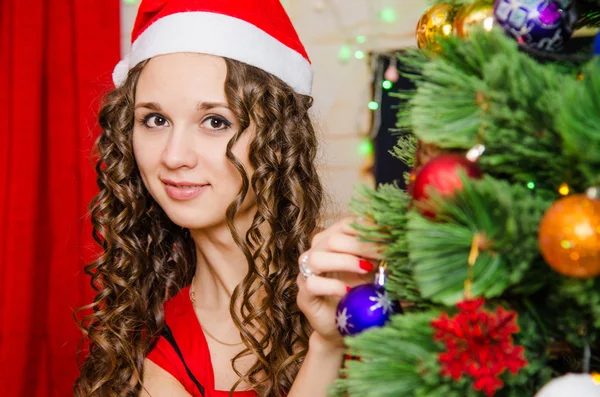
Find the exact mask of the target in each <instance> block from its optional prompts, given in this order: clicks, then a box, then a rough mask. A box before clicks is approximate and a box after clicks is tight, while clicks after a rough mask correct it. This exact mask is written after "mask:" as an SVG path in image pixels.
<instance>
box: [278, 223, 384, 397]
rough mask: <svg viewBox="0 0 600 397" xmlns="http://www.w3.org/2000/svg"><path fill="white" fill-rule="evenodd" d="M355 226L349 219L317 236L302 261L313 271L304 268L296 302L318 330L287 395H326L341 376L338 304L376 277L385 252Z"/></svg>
mask: <svg viewBox="0 0 600 397" xmlns="http://www.w3.org/2000/svg"><path fill="white" fill-rule="evenodd" d="M353 222H355V220H354V219H352V218H347V219H344V220H342V221H340V222H337V223H336V224H334V225H332V226H330V227H329V228H327V229H326V230H323V231H321V232H319V233H317V234H316V235H315V236H314V237H313V239H312V242H311V247H310V249H309V250H308V251H306V252H304V253H303V254H302V255H301V256H300V258H299V261H298V262H299V265H300V268H301V269H306V268H308V269H309V270H310V272H306V273H305V274H303V271H302V270H301V271H300V274H299V275H298V278H297V279H296V283H297V284H298V296H297V299H296V301H297V302H298V307H299V308H300V310H301V311H302V313H304V315H305V316H306V318H307V319H308V321H309V323H310V325H311V326H312V328H313V329H314V331H313V333H312V335H311V336H310V340H309V346H308V353H307V355H306V358H305V361H304V363H303V364H302V367H301V368H300V371H299V373H298V375H297V377H296V380H295V381H294V384H293V385H292V388H291V390H290V393H289V397H306V396H310V397H326V396H327V389H328V387H329V386H330V385H331V384H332V383H333V382H334V381H335V379H336V378H337V377H338V376H339V372H340V368H341V365H342V361H343V358H344V339H343V337H342V335H340V333H339V331H338V330H337V326H336V322H335V316H336V307H337V304H338V302H339V299H340V298H341V297H343V296H344V295H346V293H347V292H348V290H349V289H350V288H351V287H354V286H356V285H358V284H364V283H365V282H368V281H369V279H370V278H372V277H371V276H372V274H371V273H372V271H373V270H374V268H375V265H374V263H376V262H377V261H378V260H379V259H380V257H381V254H380V252H381V248H382V247H381V246H378V245H376V244H372V243H367V242H363V241H360V240H359V239H358V238H357V237H358V232H357V231H356V230H355V229H354V228H353V227H352V223H353ZM362 222H364V221H362ZM362 222H361V223H362Z"/></svg>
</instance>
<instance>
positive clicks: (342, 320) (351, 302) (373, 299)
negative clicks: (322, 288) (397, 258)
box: [335, 268, 402, 336]
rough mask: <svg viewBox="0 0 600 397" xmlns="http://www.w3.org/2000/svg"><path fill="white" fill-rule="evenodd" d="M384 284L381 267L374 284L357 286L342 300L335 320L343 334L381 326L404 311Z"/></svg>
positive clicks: (347, 334)
mask: <svg viewBox="0 0 600 397" xmlns="http://www.w3.org/2000/svg"><path fill="white" fill-rule="evenodd" d="M384 285H385V273H384V269H383V268H380V270H379V275H378V277H377V281H376V282H375V283H374V284H362V285H359V286H356V287H354V288H352V289H351V290H350V291H348V293H347V294H346V295H345V296H344V297H343V298H342V299H341V300H340V303H339V304H338V307H337V314H336V319H335V322H336V325H337V328H338V330H339V331H340V333H341V334H342V335H344V336H349V335H356V334H358V333H361V332H362V331H364V330H366V329H369V328H372V327H381V326H383V325H385V323H387V322H388V321H389V319H390V316H392V315H393V314H396V313H400V312H401V311H402V310H401V308H400V305H399V304H398V302H396V301H394V300H392V299H390V297H389V296H388V293H387V292H386V290H385V288H384Z"/></svg>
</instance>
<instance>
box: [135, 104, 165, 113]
mask: <svg viewBox="0 0 600 397" xmlns="http://www.w3.org/2000/svg"><path fill="white" fill-rule="evenodd" d="M137 108H146V109H150V110H155V111H157V112H159V111H161V110H162V108H161V107H160V105H159V104H158V103H156V102H142V103H138V104H137V105H135V109H137Z"/></svg>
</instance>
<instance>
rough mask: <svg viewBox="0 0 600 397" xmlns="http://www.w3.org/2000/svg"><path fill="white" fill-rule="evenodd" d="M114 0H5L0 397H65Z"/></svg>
mask: <svg viewBox="0 0 600 397" xmlns="http://www.w3.org/2000/svg"><path fill="white" fill-rule="evenodd" d="M119 41H120V29H119V1H118V0H1V1H0V394H1V395H2V396H6V397H13V396H14V397H40V396H44V397H45V396H69V395H72V392H71V388H72V385H73V381H74V380H75V378H76V376H77V365H76V351H77V350H78V348H79V342H80V337H81V334H80V332H79V330H78V329H77V327H76V326H75V324H74V321H73V319H72V312H73V309H74V308H76V307H78V306H80V305H82V304H84V303H88V302H89V301H90V297H91V293H90V288H89V280H88V278H87V277H86V276H85V275H84V274H83V266H84V264H85V263H86V262H87V261H89V260H90V258H92V255H93V252H94V251H95V247H94V244H93V243H92V240H91V238H90V237H89V236H90V229H91V228H90V226H89V223H90V222H89V218H88V217H87V216H86V214H87V203H88V202H89V200H90V198H91V197H92V196H93V195H94V193H95V191H96V187H95V175H94V170H93V165H92V161H91V160H90V149H91V147H92V143H93V141H94V139H95V138H96V136H97V135H98V127H97V124H96V121H95V116H96V114H97V111H98V99H99V98H100V97H101V96H102V94H103V93H105V92H106V91H107V90H108V89H110V87H111V83H110V75H111V72H112V68H113V66H114V65H115V64H116V62H117V61H118V59H119Z"/></svg>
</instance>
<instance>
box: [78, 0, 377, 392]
mask: <svg viewBox="0 0 600 397" xmlns="http://www.w3.org/2000/svg"><path fill="white" fill-rule="evenodd" d="M311 78H312V73H311V71H310V63H309V61H308V57H307V56H306V53H305V51H304V48H303V47H302V44H301V43H300V41H299V39H298V38H297V35H296V33H295V31H294V29H293V27H292V25H291V23H290V21H289V18H288V17H287V15H286V14H285V11H284V10H283V8H282V7H281V5H280V4H279V2H278V1H277V0H268V1H265V0H261V2H249V1H245V0H239V1H231V0H229V1H225V0H219V1H217V0H144V1H142V4H141V5H140V10H139V14H138V18H137V20H136V25H135V28H134V33H133V45H132V51H131V54H130V56H129V57H128V58H127V59H126V60H124V61H122V62H121V63H120V64H119V65H118V66H117V68H116V69H115V73H114V80H115V85H116V87H117V88H116V89H115V90H114V91H112V92H111V93H110V94H108V96H107V97H106V99H105V102H104V105H103V107H102V109H101V112H100V115H99V121H100V125H101V127H102V129H103V133H102V135H101V136H100V137H99V139H98V141H97V149H98V152H99V157H100V158H99V161H98V165H97V167H96V170H97V173H98V184H99V187H100V192H99V194H98V195H97V196H96V198H95V199H94V201H93V203H92V222H93V226H94V236H95V237H96V239H97V241H98V243H99V244H100V245H101V246H102V249H103V252H102V255H101V256H100V257H99V258H98V260H96V261H95V262H94V263H92V264H91V265H89V266H88V267H87V268H86V270H87V272H88V273H89V274H90V275H91V277H92V285H93V287H94V288H95V289H96V290H97V296H96V299H95V300H94V302H93V303H92V304H91V305H90V306H89V307H91V308H93V309H94V313H93V314H91V315H89V316H87V317H86V318H84V319H83V321H82V324H81V326H82V329H83V331H84V333H85V335H86V336H87V338H88V340H89V342H90V348H89V352H87V353H88V354H87V356H86V359H85V361H84V362H83V364H82V366H81V374H80V377H79V378H78V380H77V382H76V384H75V387H74V391H75V394H76V395H77V396H137V395H143V396H156V397H159V396H173V397H179V396H181V397H183V396H205V397H213V396H214V397H217V396H227V395H234V396H239V397H250V396H286V395H287V396H289V397H309V396H310V397H319V396H325V395H326V390H327V387H328V386H329V385H330V384H331V383H332V382H333V381H334V380H335V378H336V377H337V376H338V372H339V369H340V366H341V365H342V360H343V340H342V337H341V336H340V334H339V333H338V331H337V329H336V326H335V307H336V302H337V300H338V299H339V297H341V296H343V295H344V294H345V293H346V292H347V290H348V289H349V288H350V287H351V286H354V285H356V284H359V283H361V282H365V281H366V280H368V277H369V273H370V272H371V271H372V270H373V264H372V263H373V262H372V261H373V260H376V259H377V257H378V247H376V246H373V245H370V244H366V243H363V242H359V241H358V239H357V238H356V232H355V231H354V229H353V228H352V227H351V226H350V224H351V222H352V220H351V219H345V220H342V221H340V222H338V223H336V224H334V225H333V226H331V227H329V228H327V229H326V230H322V231H319V230H317V229H318V226H317V223H318V220H319V215H320V209H321V201H322V196H323V193H322V188H321V184H320V182H319V178H318V176H317V172H316V169H315V165H314V163H313V161H314V158H315V155H316V146H317V140H316V136H315V132H314V129H313V126H312V125H311V122H310V120H309V115H308V110H309V108H310V106H311V104H312V99H311V97H310V96H308V94H309V93H310V85H311Z"/></svg>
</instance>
